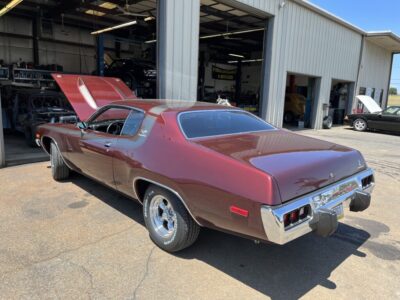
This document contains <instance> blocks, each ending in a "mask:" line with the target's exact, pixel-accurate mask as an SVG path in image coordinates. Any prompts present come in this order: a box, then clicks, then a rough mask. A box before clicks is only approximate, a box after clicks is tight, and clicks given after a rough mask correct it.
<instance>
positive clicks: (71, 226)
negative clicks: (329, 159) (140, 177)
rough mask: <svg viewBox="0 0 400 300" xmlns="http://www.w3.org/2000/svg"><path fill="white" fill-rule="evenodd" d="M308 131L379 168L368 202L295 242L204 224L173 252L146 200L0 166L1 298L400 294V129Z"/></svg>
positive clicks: (30, 168)
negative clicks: (335, 225)
mask: <svg viewBox="0 0 400 300" xmlns="http://www.w3.org/2000/svg"><path fill="white" fill-rule="evenodd" d="M301 134H304V135H308V136H314V137H317V138H321V139H326V140H329V141H333V142H337V143H341V144H344V145H347V146H351V147H354V148H356V149H359V150H360V151H361V152H362V153H363V154H364V155H365V157H366V159H367V162H368V163H369V164H370V166H372V167H373V168H375V170H376V183H377V184H376V189H375V191H374V196H373V203H372V206H371V207H370V209H368V210H367V211H365V212H362V213H350V212H346V217H345V219H344V220H343V221H342V224H341V225H340V227H339V230H338V232H337V233H336V234H335V235H334V236H332V237H330V238H326V239H324V238H320V237H317V236H315V235H313V234H310V235H307V236H305V237H303V238H300V239H298V240H296V241H294V242H292V243H290V244H288V245H286V246H283V247H282V246H273V245H264V244H259V245H256V244H254V243H253V242H252V241H250V240H246V239H242V238H239V237H234V236H230V235H227V234H224V233H220V232H216V231H212V230H203V231H202V232H201V234H200V238H199V240H198V241H197V242H196V243H195V244H194V246H193V247H191V248H189V249H187V250H185V251H183V252H181V253H179V254H176V255H171V254H168V253H165V252H163V251H162V250H160V249H158V248H157V247H155V246H154V244H153V243H152V242H151V241H150V239H149V238H148V234H147V231H146V229H145V227H144V225H143V218H142V215H141V206H140V205H139V204H137V203H135V202H133V201H132V200H130V199H127V198H125V197H123V196H121V195H119V194H118V193H116V192H113V191H111V190H109V189H107V188H105V187H103V186H101V185H99V184H97V183H95V182H93V181H91V180H89V179H86V178H84V177H83V176H80V175H73V177H72V178H71V180H69V181H66V182H63V183H57V182H55V181H53V180H52V179H51V174H50V169H49V163H48V162H44V163H36V164H30V165H24V166H17V167H11V168H6V169H1V170H0V195H1V196H0V197H1V200H0V298H1V299H26V298H29V299H43V298H48V299H53V298H54V299H56V298H67V299H88V298H93V299H210V298H212V299H225V298H230V299H265V298H273V299H295V298H299V297H304V298H306V299H308V298H316V297H318V298H333V297H334V298H346V299H347V298H355V299H358V298H368V299H372V298H378V297H379V298H381V299H393V298H399V299H400V218H399V211H400V199H399V196H398V194H399V193H398V187H399V186H400V136H395V135H386V134H377V133H369V132H367V133H358V132H354V131H352V130H348V129H345V128H334V129H332V130H323V131H303V132H301Z"/></svg>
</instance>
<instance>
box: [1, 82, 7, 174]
mask: <svg viewBox="0 0 400 300" xmlns="http://www.w3.org/2000/svg"><path fill="white" fill-rule="evenodd" d="M5 166H6V153H5V150H4V133H3V110H2V108H1V88H0V168H3V167H5Z"/></svg>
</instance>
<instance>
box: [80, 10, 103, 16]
mask: <svg viewBox="0 0 400 300" xmlns="http://www.w3.org/2000/svg"><path fill="white" fill-rule="evenodd" d="M85 14H88V15H93V16H97V17H102V16H104V15H105V13H103V12H101V11H97V10H93V9H88V10H86V11H85Z"/></svg>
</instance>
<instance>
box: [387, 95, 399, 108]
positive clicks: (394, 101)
mask: <svg viewBox="0 0 400 300" xmlns="http://www.w3.org/2000/svg"><path fill="white" fill-rule="evenodd" d="M388 106H400V95H389V101H388Z"/></svg>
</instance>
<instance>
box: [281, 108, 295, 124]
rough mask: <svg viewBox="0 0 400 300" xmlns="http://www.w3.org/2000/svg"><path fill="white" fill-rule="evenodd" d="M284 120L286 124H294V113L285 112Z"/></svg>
mask: <svg viewBox="0 0 400 300" xmlns="http://www.w3.org/2000/svg"><path fill="white" fill-rule="evenodd" d="M283 122H284V123H286V124H292V123H293V122H294V114H293V113H292V112H291V111H287V112H285V114H284V116H283Z"/></svg>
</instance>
